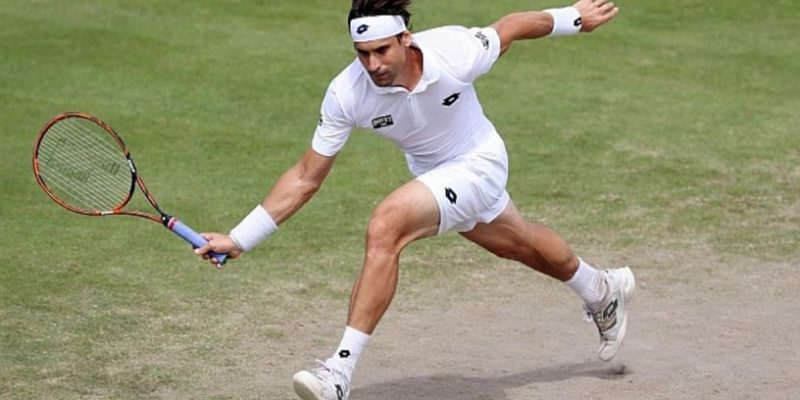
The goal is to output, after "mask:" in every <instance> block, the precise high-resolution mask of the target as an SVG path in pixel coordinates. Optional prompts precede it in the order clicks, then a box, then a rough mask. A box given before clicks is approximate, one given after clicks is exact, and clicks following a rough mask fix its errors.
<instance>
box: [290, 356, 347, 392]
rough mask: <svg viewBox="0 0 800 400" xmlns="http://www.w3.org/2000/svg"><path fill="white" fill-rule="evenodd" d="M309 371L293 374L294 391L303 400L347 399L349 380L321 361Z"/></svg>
mask: <svg viewBox="0 0 800 400" xmlns="http://www.w3.org/2000/svg"><path fill="white" fill-rule="evenodd" d="M318 362H319V363H320V366H319V367H317V368H314V369H312V370H311V371H300V372H298V373H296V374H294V378H293V379H292V380H293V381H294V391H295V393H297V394H298V395H299V396H300V397H301V398H302V399H303V400H347V397H348V396H349V395H350V380H349V379H348V378H347V377H346V376H345V375H344V374H343V373H341V372H340V371H339V370H337V369H334V368H332V367H331V366H329V365H327V364H325V363H324V362H322V361H318Z"/></svg>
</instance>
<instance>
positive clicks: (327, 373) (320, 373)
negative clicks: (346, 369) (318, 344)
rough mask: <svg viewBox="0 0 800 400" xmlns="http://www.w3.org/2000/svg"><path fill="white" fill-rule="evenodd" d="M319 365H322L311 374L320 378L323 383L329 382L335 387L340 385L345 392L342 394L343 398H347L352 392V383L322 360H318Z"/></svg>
mask: <svg viewBox="0 0 800 400" xmlns="http://www.w3.org/2000/svg"><path fill="white" fill-rule="evenodd" d="M316 361H317V363H318V364H319V365H320V366H319V367H317V368H314V369H313V370H311V373H312V374H314V375H315V376H316V377H318V378H319V379H320V380H321V381H324V382H328V381H331V382H332V383H333V384H334V385H338V386H339V387H340V388H341V391H342V392H343V393H342V394H340V396H342V397H346V396H347V394H348V393H349V392H350V382H348V381H347V379H346V378H345V377H344V375H343V374H342V373H341V372H339V371H337V370H335V369H333V368H331V367H330V366H328V364H326V363H325V362H324V361H322V360H316Z"/></svg>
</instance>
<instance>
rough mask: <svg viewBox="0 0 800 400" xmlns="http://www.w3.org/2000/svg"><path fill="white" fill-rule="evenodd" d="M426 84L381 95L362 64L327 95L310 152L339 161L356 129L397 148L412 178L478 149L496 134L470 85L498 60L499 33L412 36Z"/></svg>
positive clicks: (459, 30)
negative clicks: (336, 158)
mask: <svg viewBox="0 0 800 400" xmlns="http://www.w3.org/2000/svg"><path fill="white" fill-rule="evenodd" d="M413 45H414V46H416V47H417V48H419V49H420V50H421V51H422V63H423V64H422V77H421V78H420V81H419V83H418V84H417V86H416V87H415V88H414V90H412V91H411V92H409V91H408V90H406V89H405V88H402V87H394V86H393V87H379V86H376V85H375V83H374V82H373V81H372V79H371V78H370V76H369V74H368V73H367V71H366V70H365V69H364V67H363V66H362V65H361V63H360V62H359V61H358V59H356V60H355V61H353V63H351V64H350V65H349V66H348V67H347V68H345V69H344V70H343V71H342V72H341V73H340V74H339V75H338V76H336V78H334V79H333V81H332V82H331V84H330V85H329V87H328V90H327V93H326V94H325V98H324V100H323V101H322V107H321V112H320V114H321V116H320V121H319V124H318V126H317V129H316V132H315V133H314V139H313V141H312V148H313V149H314V151H316V152H317V153H319V154H322V155H324V156H333V155H335V154H336V153H338V152H339V151H340V150H341V149H342V147H343V146H344V144H345V143H346V142H347V139H348V137H349V136H350V133H351V131H352V130H353V129H354V128H365V129H369V130H371V131H373V132H375V133H377V134H378V135H380V136H383V137H386V138H388V139H389V140H392V141H393V142H395V143H396V144H397V145H398V146H399V147H400V148H401V149H402V150H403V152H405V154H406V160H407V161H408V167H409V169H410V170H411V172H412V173H413V174H414V175H420V174H422V173H425V172H427V171H429V170H431V169H432V168H434V167H436V166H437V165H439V164H441V163H443V162H445V161H447V160H450V159H452V158H454V157H457V156H459V155H463V154H466V153H468V152H470V151H472V150H474V149H476V148H477V147H478V146H479V145H480V144H481V143H483V142H485V141H486V140H488V139H489V138H491V136H492V135H497V132H496V130H495V127H494V126H493V125H492V123H491V122H490V121H489V120H488V119H487V118H486V116H485V115H484V114H483V109H482V108H481V105H480V103H479V102H478V97H477V95H476V93H475V87H474V86H473V84H472V82H473V81H474V80H475V79H476V78H478V77H479V76H480V75H482V74H484V73H486V72H488V71H489V70H490V69H491V67H492V65H493V64H494V62H495V61H497V59H498V57H499V55H500V38H499V37H498V35H497V32H496V31H495V30H494V29H493V28H471V29H467V28H465V27H460V26H448V27H441V28H436V29H431V30H427V31H423V32H420V33H417V34H414V40H413Z"/></svg>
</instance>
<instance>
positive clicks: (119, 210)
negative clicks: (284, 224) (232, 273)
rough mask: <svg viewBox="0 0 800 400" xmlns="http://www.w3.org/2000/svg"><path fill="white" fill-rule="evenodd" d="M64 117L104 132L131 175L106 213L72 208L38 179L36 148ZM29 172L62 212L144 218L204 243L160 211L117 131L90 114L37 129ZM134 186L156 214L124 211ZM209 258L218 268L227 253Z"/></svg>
mask: <svg viewBox="0 0 800 400" xmlns="http://www.w3.org/2000/svg"><path fill="white" fill-rule="evenodd" d="M68 118H82V119H85V120H88V121H91V122H93V123H95V124H97V125H98V126H100V127H101V128H103V130H105V131H106V133H107V134H108V135H109V136H111V137H112V138H113V139H114V142H115V143H116V145H117V147H118V148H119V149H120V151H121V152H122V153H123V155H124V156H125V159H126V161H127V164H128V168H129V169H130V173H131V183H130V189H129V190H128V194H127V196H125V198H124V199H122V201H120V202H119V203H117V204H116V205H115V206H114V207H112V208H111V209H110V210H84V209H81V208H78V207H75V206H73V205H70V204H69V203H67V202H65V201H63V200H62V199H61V198H60V197H59V196H58V195H56V194H55V193H53V191H52V190H51V189H50V188H49V187H48V186H47V183H46V182H45V180H44V178H42V176H41V174H40V171H39V147H40V145H41V143H42V140H43V139H44V137H45V135H46V134H47V132H48V131H49V130H50V128H51V127H52V126H53V125H55V124H56V123H58V122H60V121H63V120H65V119H68ZM33 173H34V176H35V177H36V183H38V184H39V187H41V188H42V190H44V192H45V193H46V194H47V196H48V197H50V198H51V199H52V200H53V201H54V202H56V204H58V205H60V206H61V207H63V208H65V209H67V210H69V211H72V212H74V213H77V214H82V215H88V216H93V217H106V216H113V215H128V216H132V217H139V218H144V219H148V220H151V221H154V222H158V223H160V224H161V225H163V226H164V227H165V228H167V229H169V230H170V231H172V232H173V233H175V234H176V235H178V236H180V237H181V238H182V239H184V240H185V241H187V242H189V243H191V244H192V246H193V247H194V248H198V247H202V246H204V245H205V244H206V243H207V242H208V241H207V240H206V239H205V238H204V237H203V236H202V235H200V234H198V233H197V232H195V231H194V230H193V229H191V228H190V227H188V226H187V225H186V224H184V223H183V222H181V221H179V220H178V219H177V218H174V217H173V216H171V215H169V214H167V213H166V212H164V210H162V209H161V206H159V204H158V201H157V200H156V198H155V197H154V196H153V194H152V193H150V190H149V189H148V188H147V186H146V185H145V184H144V181H143V180H142V176H141V175H140V174H139V170H138V169H137V168H136V163H135V162H134V161H133V158H132V157H131V153H130V151H129V150H128V147H127V146H126V145H125V142H124V141H123V140H122V137H120V135H119V134H117V132H116V131H114V129H113V128H111V126H110V125H108V124H106V123H105V122H103V121H102V120H101V119H99V118H97V117H95V116H93V115H90V114H88V113H84V112H65V113H61V114H58V115H56V116H55V117H53V118H51V119H50V120H49V121H48V122H47V123H46V124H45V125H44V126H43V127H42V129H41V130H39V134H38V136H37V137H36V144H35V146H34V149H33ZM137 186H138V187H139V189H140V190H141V192H142V194H143V195H144V197H145V198H146V199H147V201H148V202H149V203H150V204H151V205H152V206H153V208H154V209H155V210H156V211H157V212H158V214H159V215H154V214H149V213H146V212H142V211H136V210H132V211H128V210H125V209H124V208H125V206H126V205H128V203H129V202H130V201H131V199H132V198H133V194H134V192H135V191H136V187H137ZM210 255H211V257H212V258H213V259H214V260H215V261H216V262H215V264H216V265H217V267H218V268H219V267H221V266H222V264H224V263H225V261H226V260H227V254H220V253H215V252H211V253H210Z"/></svg>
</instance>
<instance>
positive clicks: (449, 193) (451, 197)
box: [444, 188, 458, 204]
mask: <svg viewBox="0 0 800 400" xmlns="http://www.w3.org/2000/svg"><path fill="white" fill-rule="evenodd" d="M444 197H447V200H448V201H449V202H450V204H456V200H458V195H456V192H455V191H454V190H453V189H450V188H445V189H444Z"/></svg>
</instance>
